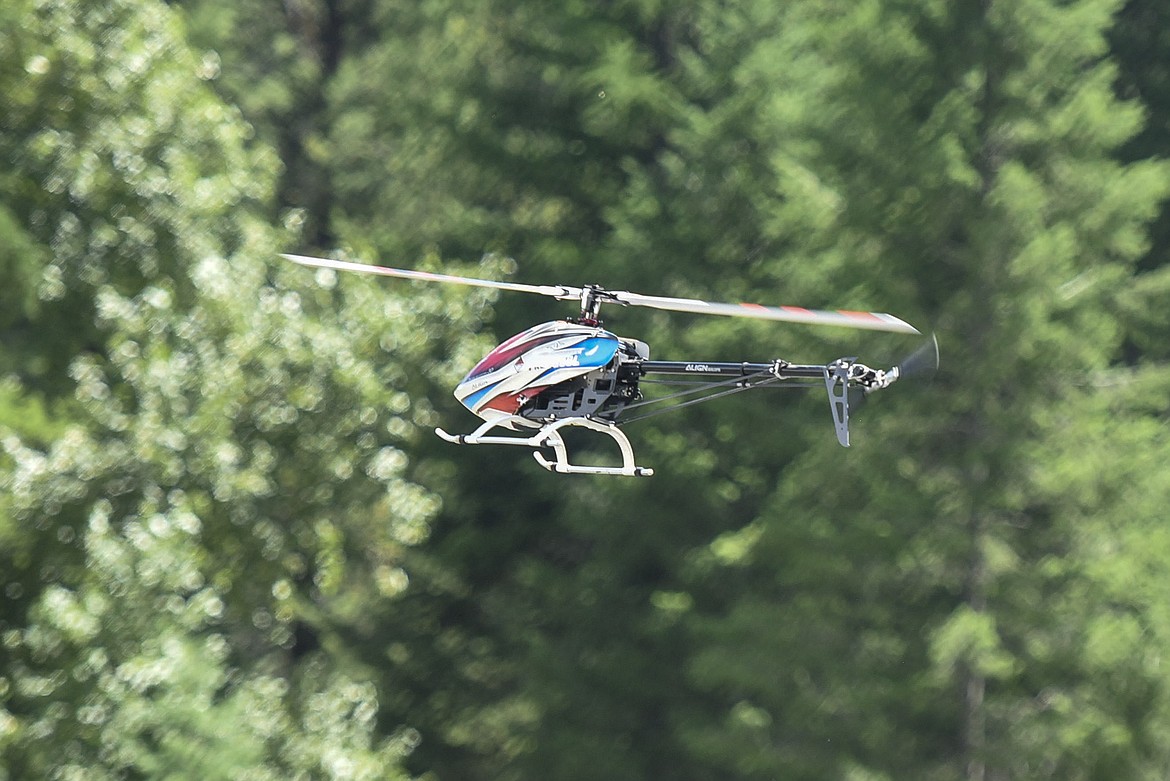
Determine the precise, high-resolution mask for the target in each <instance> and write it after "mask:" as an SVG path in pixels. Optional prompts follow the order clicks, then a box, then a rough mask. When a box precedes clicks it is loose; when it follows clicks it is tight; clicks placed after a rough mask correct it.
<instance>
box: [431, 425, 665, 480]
mask: <svg viewBox="0 0 1170 781" xmlns="http://www.w3.org/2000/svg"><path fill="white" fill-rule="evenodd" d="M508 424H515V427H516V428H521V429H523V428H528V429H531V427H532V425H533V422H532V421H531V420H528V419H527V418H522V417H520V416H518V415H509V416H507V417H501V418H496V419H494V420H489V421H487V422H485V423H483V424H482V425H480V427H479V428H477V429H476V430H475V431H473V432H471V433H470V434H448V433H447V432H446V431H444V430H443V429H441V428H437V429H435V433H436V434H438V435H439V436H440V437H442V438H443V439H445V440H447V441H448V442H453V443H455V444H457V445H522V446H524V447H530V448H533V450H534V452H533V454H532V456H533V458H535V459H536V462H537V463H538V464H540V465H541V466H543V467H544V468H545V469H547V470H548V471H550V472H558V473H560V474H563V475H626V476H628V477H649V476H650V475H652V474H654V470H653V469H650V468H647V467H642V466H637V465H636V464H635V463H634V448H633V446H631V445H630V440H629V439H628V438H627V437H626V435H625V433H624V432H623V431H622V430H621V429H619V428H618V427H617V426H615V425H614V424H612V423H604V422H602V421H599V420H593V419H592V418H564V419H562V420H557V421H553V422H552V423H546V424H544V425H543V426H541V427H540V429H539V430H538V431H537V432H536V433H535V434H533V435H532V436H530V437H524V436H501V435H498V434H494V435H489V434H488V432H489V431H491V430H492V429H494V428H496V427H498V426H507V425H508ZM570 426H577V427H580V428H586V429H589V430H590V431H597V432H600V433H602V434H607V435H608V436H610V437H612V438H613V441H614V442H616V443H617V446H618V448H619V449H620V450H621V453H622V465H621V466H586V465H583V464H572V463H569V453H568V449H567V448H566V447H565V440H564V439H563V438H562V437H561V429H564V428H569V427H570ZM545 447H549V448H552V450H553V454H554V455H555V458H554V459H553V460H549V459H548V458H545V456H544V454H543V453H541V452H540V448H545Z"/></svg>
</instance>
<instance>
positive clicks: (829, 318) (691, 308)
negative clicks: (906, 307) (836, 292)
mask: <svg viewBox="0 0 1170 781" xmlns="http://www.w3.org/2000/svg"><path fill="white" fill-rule="evenodd" d="M612 295H613V296H614V298H616V299H617V300H618V301H620V302H622V303H626V304H630V305H631V306H646V307H651V308H652V309H666V310H670V311H674V312H694V313H697V314H701V315H726V316H729V317H753V318H756V319H758V320H780V321H783V322H787V323H807V324H809V325H837V326H843V327H846V328H862V329H866V330H870V331H894V332H896V333H904V334H916V333H918V332H919V331H918V329H917V328H915V327H914V326H912V325H910V324H909V323H907V322H906V321H904V320H900V319H898V318H897V317H894V316H893V315H887V314H885V313H883V312H853V311H849V310H846V309H838V310H834V311H826V310H822V309H804V308H802V307H798V306H761V305H760V304H719V303H715V302H712V301H699V300H698V299H694V298H666V297H664V296H646V295H642V294H641V293H628V292H615V293H613V294H612Z"/></svg>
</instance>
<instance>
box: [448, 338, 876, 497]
mask: <svg viewBox="0 0 1170 781" xmlns="http://www.w3.org/2000/svg"><path fill="white" fill-rule="evenodd" d="M618 363H619V364H620V362H618ZM627 363H633V364H634V365H635V366H636V367H637V373H638V375H639V376H640V377H646V376H648V375H668V376H672V377H680V376H681V377H686V378H693V379H691V380H690V381H683V382H684V383H685V384H686V385H688V386H690V387H689V389H687V390H683V391H679V392H676V393H673V394H669V395H667V396H663V397H660V398H655V399H649V400H643V399H641V394H640V393H637V400H635V401H633V402H626V401H623V402H622V403H621V404H619V405H617V406H616V407H615V408H611V409H609V410H605V409H604V407H601V411H599V412H594V413H589V414H583V415H573V414H572V413H571V412H569V413H568V414H569V416H568V417H557V415H556V413H552V414H549V415H546V416H544V417H541V418H533V417H532V416H531V413H530V414H529V415H528V416H522V415H505V416H500V417H495V418H491V419H489V420H487V421H485V422H484V423H482V424H481V425H480V426H479V427H478V428H476V429H475V430H474V431H472V432H471V433H470V434H449V433H448V432H446V431H444V430H443V429H442V428H436V429H435V433H436V434H437V435H438V436H439V437H441V438H442V439H444V440H446V441H447V442H452V443H454V444H459V445H520V446H523V447H530V448H533V450H534V452H533V454H532V455H533V457H534V458H535V459H536V461H537V463H539V464H540V465H541V466H542V467H544V468H545V469H547V470H549V471H550V472H557V473H560V474H594V475H626V476H630V477H648V476H650V475H653V474H654V470H653V469H651V468H649V467H643V466H638V465H637V464H636V463H635V460H634V450H633V446H632V445H631V444H630V440H629V438H628V437H627V436H626V435H625V432H623V431H622V430H621V428H620V427H619V426H620V425H624V424H625V423H633V422H635V421H638V420H642V419H644V418H647V417H651V416H653V415H657V414H661V413H664V412H674V411H677V410H679V409H681V408H682V407H686V406H690V405H693V404H698V403H702V402H706V401H712V400H714V399H716V398H720V397H722V396H726V395H730V394H732V393H740V392H742V391H746V390H752V389H755V388H763V387H768V386H772V387H789V388H792V387H799V388H807V387H815V386H817V385H820V384H821V383H822V382H823V384H824V386H825V388H826V390H827V391H828V394H829V406H830V409H831V410H832V414H833V423H834V427H835V429H836V434H837V441H838V442H839V443H840V444H841V445H843V446H845V447H848V446H849V391H850V389H860V390H861V391H862V392H864V393H869V392H871V391H874V390H878V389H880V388H884V387H886V386H888V385H890V384H891V383H893V382H894V381H895V380H897V378H898V369H897V368H896V367H895V368H893V369H890V370H888V371H883V370H881V369H871V368H870V367H868V366H866V365H864V364H861V363H857V360H856V358H840V359H838V360H836V361H833V362H832V363H828V364H794V363H790V362H788V361H785V360H782V359H776V360H774V361H772V362H771V363H751V362H747V361H743V362H738V363H735V362H700V361H650V360H634V361H628V362H627ZM616 373H617V369H616V367H615V369H614V370H613V371H611V372H609V373H607V374H606V375H605V376H606V377H611V376H613V375H615V374H616ZM818 380H820V382H818ZM604 381H606V382H608V380H604ZM667 382H668V384H669V381H667ZM778 383H783V385H778ZM698 394H703V395H698ZM686 397H690V398H686ZM680 399H685V400H681V401H680ZM668 401H675V402H676V403H674V404H672V405H669V406H666V407H660V408H659V409H656V410H653V411H651V412H647V413H643V414H640V415H637V416H635V417H632V418H629V419H626V420H623V421H621V422H620V423H619V422H618V417H619V415H621V414H622V413H623V412H624V411H626V410H635V409H639V408H643V407H647V406H650V405H655V404H662V403H664V402H668ZM597 406H600V405H597ZM569 427H580V428H585V429H588V430H591V431H596V432H599V433H602V434H605V435H607V436H609V437H610V438H612V439H613V440H614V442H616V443H617V445H618V448H619V450H620V452H621V456H622V465H621V466H620V467H610V466H593V465H587V464H574V463H572V462H571V461H570V460H569V456H568V448H567V446H566V444H565V440H564V438H563V437H562V436H561V431H562V430H563V429H565V428H569ZM497 428H505V429H510V430H513V431H516V430H520V431H523V430H533V429H535V433H533V434H531V435H529V436H523V435H519V436H509V435H500V434H492V433H489V432H492V431H493V430H494V429H497ZM547 448H551V449H552V451H553V455H554V457H553V458H552V459H549V458H547V457H546V456H545V455H544V454H543V453H542V452H541V450H542V449H547Z"/></svg>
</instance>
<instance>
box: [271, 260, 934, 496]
mask: <svg viewBox="0 0 1170 781" xmlns="http://www.w3.org/2000/svg"><path fill="white" fill-rule="evenodd" d="M282 257H284V258H286V259H288V260H291V261H293V262H295V263H300V264H301V265H304V266H313V267H317V268H326V269H333V270H336V271H356V272H361V273H365V274H379V275H382V276H388V277H401V278H404V279H413V280H422V281H427V282H446V283H453V284H459V285H471V286H473V287H484V288H494V289H497V290H509V291H516V292H522V293H535V294H537V295H542V296H549V297H552V298H555V299H557V300H562V301H577V302H579V304H580V314H579V315H578V316H577V317H573V318H567V319H565V320H554V321H552V322H548V323H541V324H540V325H535V326H533V327H532V328H529V329H527V330H525V331H523V332H521V333H519V334H516V335H515V336H513V337H512V338H511V339H508V340H507V341H505V342H503V343H502V344H500V345H499V346H498V347H496V348H495V349H494V350H492V351H491V352H489V353H488V354H487V355H486V356H485V357H484V358H483V360H481V361H480V362H479V363H477V364H476V365H475V367H474V368H472V370H471V371H470V372H469V373H468V374H467V376H466V377H465V378H463V380H462V381H461V382H460V383H459V384H458V385H457V386H456V387H455V397H456V398H457V399H458V400H459V401H460V402H461V403H462V404H463V406H465V407H467V409H469V410H471V412H473V413H474V414H475V415H477V416H478V417H480V418H481V419H482V420H483V421H484V422H483V423H482V424H481V425H480V426H479V427H478V428H476V429H475V430H474V431H472V432H471V433H470V434H448V433H447V432H446V431H444V430H443V429H441V428H437V429H435V433H436V434H438V435H439V436H440V437H442V438H443V439H445V440H447V441H448V442H453V443H456V444H460V445H520V446H522V447H528V448H532V449H533V456H534V457H535V458H536V461H537V462H538V463H539V464H540V465H541V466H543V467H544V468H545V469H548V470H549V471H552V472H559V473H562V474H595V475H629V476H637V477H642V476H648V475H652V474H654V470H653V469H649V468H647V467H643V466H638V465H637V464H636V463H635V461H634V450H633V446H632V445H631V444H630V440H629V438H628V437H626V435H625V432H623V431H622V430H621V428H620V427H619V426H620V425H621V424H622V423H629V422H632V421H634V420H640V419H642V418H644V417H647V416H648V415H652V414H656V413H658V412H667V411H670V410H674V409H678V408H680V407H683V406H687V405H690V404H696V403H699V402H703V401H710V400H712V399H715V398H719V397H721V396H726V395H728V394H732V393H738V392H741V391H746V390H751V389H754V388H764V387H768V386H777V385H781V386H783V387H792V386H822V385H823V386H824V387H825V389H826V390H827V391H828V394H829V406H830V409H831V410H832V415H833V424H834V427H835V428H836V433H837V441H838V442H840V443H841V444H842V445H844V446H845V447H848V446H849V404H850V395H851V393H852V394H853V395H858V394H860V395H866V394H869V393H872V392H873V391H876V390H880V389H882V388H886V387H889V386H890V385H891V384H893V383H894V382H896V381H897V380H898V379H899V378H900V377H905V376H907V375H909V374H916V373H920V372H923V371H933V369H934V368H935V367H937V365H938V344H937V342H936V341H935V340H934V338H933V336H932V337H930V338H929V339H928V341H927V342H926V343H925V344H923V345H922V346H921V347H920V348H919V349H917V350H916V351H915V352H913V353H912V354H911V355H909V356H908V357H907V358H906V359H905V360H903V361H902V362H900V363H899V364H898V365H896V366H894V367H892V368H890V369H874V368H870V367H869V366H866V365H865V364H863V363H859V362H858V361H857V359H856V358H839V359H837V360H835V361H833V362H831V363H826V364H799V363H792V362H789V361H786V360H783V359H780V358H777V359H775V360H772V361H770V362H768V363H751V362H747V361H737V362H713V361H652V360H650V348H649V347H648V346H647V345H646V343H645V342H642V341H639V340H637V339H628V338H624V337H620V336H617V335H615V334H613V333H612V332H610V331H608V330H606V329H605V328H603V327H602V323H601V320H600V319H599V313H600V310H601V306H602V305H603V304H606V305H608V304H615V305H618V306H644V307H650V308H653V309H665V310H670V311H676V312H692V313H698V314H706V315H726V316H732V317H750V318H756V319H763V320H778V321H783V322H789V323H806V324H812V325H835V326H843V327H847V328H860V329H866V330H875V331H892V332H896V333H905V334H918V333H919V331H918V329H916V328H914V327H913V326H912V325H910V324H909V323H907V322H905V321H903V320H900V319H899V318H897V317H894V316H893V315H888V314H884V313H880V312H854V311H847V310H836V311H825V310H816V309H803V308H800V307H792V306H779V307H775V306H760V305H758V304H721V303H714V302H710V301H700V300H697V299H690V298H668V297H663V296H648V295H642V294H640V293H631V292H628V291H617V290H606V289H604V288H601V287H598V286H597V285H586V286H585V287H570V286H567V285H526V284H522V283H517V282H497V281H493V280H485V279H470V278H466V277H456V276H450V275H447V274H435V273H432V272H427V271H415V270H410V269H399V268H387V267H384V266H374V265H368V264H364V263H352V262H349V261H345V260H335V259H332V258H316V257H307V256H304V255H288V254H286V255H282ZM656 375H666V376H668V377H671V378H673V380H668V381H667V382H675V383H679V384H683V385H685V389H684V390H681V391H678V392H677V393H673V394H669V395H666V396H663V397H660V398H654V399H649V400H647V399H644V398H643V396H642V393H641V390H640V383H641V382H643V381H647V382H649V381H651V380H649V379H647V378H650V377H653V376H656ZM664 402H673V403H672V404H670V405H668V406H666V407H659V408H657V409H654V410H649V411H646V410H645V408H646V407H649V406H651V405H655V404H662V403H664ZM635 410H643V411H642V412H639V413H638V414H637V415H633V416H631V415H630V414H629V413H632V412H634V411H635ZM623 416H625V417H624V418H623ZM619 419H621V422H620V423H619ZM570 427H578V428H584V429H588V430H591V431H596V432H599V433H601V434H605V435H607V436H609V437H611V438H612V439H613V440H614V442H616V443H617V446H618V448H619V449H620V451H621V455H622V465H621V466H620V467H611V466H591V465H585V464H574V463H571V462H570V460H569V456H568V448H567V446H566V445H565V440H564V438H563V436H562V432H563V431H565V430H566V429H567V428H570ZM500 430H507V431H512V432H515V433H514V434H512V435H508V434H502V433H499V431H500ZM542 450H551V451H552V455H553V458H551V459H550V458H548V457H547V456H546V455H545V454H544V453H543V452H541V451H542Z"/></svg>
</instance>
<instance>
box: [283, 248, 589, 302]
mask: <svg viewBox="0 0 1170 781" xmlns="http://www.w3.org/2000/svg"><path fill="white" fill-rule="evenodd" d="M281 257H282V258H285V259H286V260H291V261H292V262H293V263H300V264H301V265H302V266H315V267H317V268H329V269H334V270H336V271H358V272H361V273H363V274H378V275H381V276H384V277H401V278H403V279H415V280H420V281H423V282H447V283H450V284H456V285H470V286H472V287H487V288H494V289H496V290H512V291H515V292H519V293H536V294H537V295H542V296H551V297H553V298H564V299H576V298H579V297H580V296H581V289H580V288H575V287H565V286H563V285H555V286H554V285H525V284H522V283H520V282H496V281H495V280H491V279H472V278H470V277H455V276H451V275H450V274H435V273H433V272H430V271H415V270H412V269H405V268H389V267H387V266H372V265H369V264H367V263H351V262H349V261H347V260H334V259H333V258H313V257H309V256H307V255H289V254H285V253H281Z"/></svg>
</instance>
